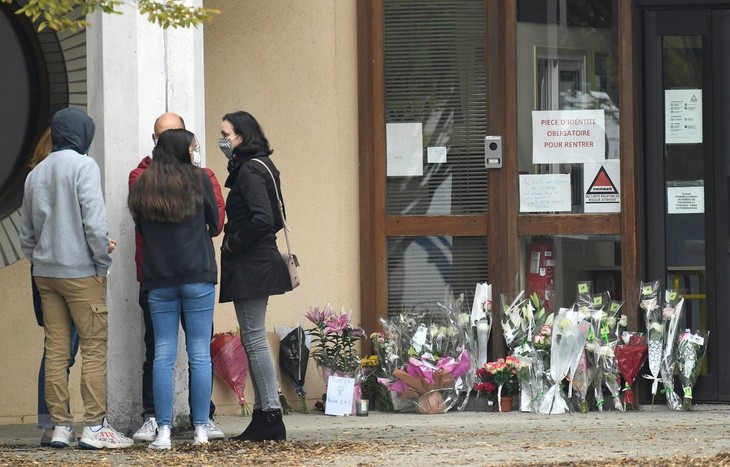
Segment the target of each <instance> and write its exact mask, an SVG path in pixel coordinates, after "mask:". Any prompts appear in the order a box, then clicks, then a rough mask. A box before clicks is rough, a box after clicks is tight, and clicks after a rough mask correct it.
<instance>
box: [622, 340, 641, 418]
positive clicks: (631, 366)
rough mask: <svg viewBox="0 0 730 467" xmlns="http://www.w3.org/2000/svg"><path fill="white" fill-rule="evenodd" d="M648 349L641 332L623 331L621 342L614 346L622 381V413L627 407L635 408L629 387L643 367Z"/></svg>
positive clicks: (632, 394)
mask: <svg viewBox="0 0 730 467" xmlns="http://www.w3.org/2000/svg"><path fill="white" fill-rule="evenodd" d="M647 352H648V347H647V345H646V337H645V335H644V333H641V332H628V331H624V332H623V334H622V335H621V341H619V343H618V345H617V346H616V363H617V364H618V369H619V372H620V373H621V376H622V377H623V379H624V389H623V391H624V411H626V409H627V407H629V406H630V407H632V408H635V407H636V400H635V399H634V393H633V391H632V390H631V385H632V384H634V379H635V378H636V375H637V374H638V373H639V371H640V370H641V367H642V366H644V362H645V361H646V354H647Z"/></svg>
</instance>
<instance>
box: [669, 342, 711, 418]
mask: <svg viewBox="0 0 730 467" xmlns="http://www.w3.org/2000/svg"><path fill="white" fill-rule="evenodd" d="M709 337H710V331H695V332H694V333H692V332H691V331H690V330H689V329H686V330H684V331H682V332H681V333H680V334H679V342H678V343H677V361H678V363H679V380H680V382H681V383H682V389H683V390H684V400H683V402H682V407H683V408H684V409H685V410H689V409H690V408H691V407H692V386H694V384H695V382H696V381H697V377H698V376H699V374H700V369H701V368H702V361H703V360H704V359H705V353H706V352H707V339H708V338H709Z"/></svg>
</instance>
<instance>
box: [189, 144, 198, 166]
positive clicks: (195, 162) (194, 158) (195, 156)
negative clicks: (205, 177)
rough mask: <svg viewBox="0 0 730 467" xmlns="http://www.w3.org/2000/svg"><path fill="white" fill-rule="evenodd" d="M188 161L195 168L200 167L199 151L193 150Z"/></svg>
mask: <svg viewBox="0 0 730 467" xmlns="http://www.w3.org/2000/svg"><path fill="white" fill-rule="evenodd" d="M190 161H191V162H192V163H193V165H194V166H195V167H200V149H197V148H196V149H195V150H194V151H193V154H192V156H191V158H190Z"/></svg>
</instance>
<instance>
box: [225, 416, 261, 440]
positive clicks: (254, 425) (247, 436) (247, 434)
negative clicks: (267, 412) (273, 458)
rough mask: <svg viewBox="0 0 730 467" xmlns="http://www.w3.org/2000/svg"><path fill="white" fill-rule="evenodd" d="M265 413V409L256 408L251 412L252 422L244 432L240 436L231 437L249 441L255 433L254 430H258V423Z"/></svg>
mask: <svg viewBox="0 0 730 467" xmlns="http://www.w3.org/2000/svg"><path fill="white" fill-rule="evenodd" d="M263 413H264V411H263V410H261V409H254V410H253V413H252V414H251V423H249V424H248V426H247V427H246V429H245V430H243V433H241V434H240V435H238V436H234V437H232V438H231V439H232V440H233V441H249V440H250V438H251V435H253V433H254V431H256V430H257V425H258V424H259V420H260V419H261V416H262V414H263Z"/></svg>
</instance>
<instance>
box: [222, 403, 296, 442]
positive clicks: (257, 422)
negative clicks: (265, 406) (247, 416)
mask: <svg viewBox="0 0 730 467" xmlns="http://www.w3.org/2000/svg"><path fill="white" fill-rule="evenodd" d="M249 429H250V431H249ZM246 431H248V433H246ZM246 431H244V432H243V433H241V434H240V435H238V436H236V437H235V438H233V439H234V440H235V441H254V442H256V441H286V427H285V426H284V420H283V419H282V414H281V410H279V409H277V410H267V411H265V412H260V413H259V414H258V417H257V418H254V419H253V420H251V425H249V427H248V428H246Z"/></svg>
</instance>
